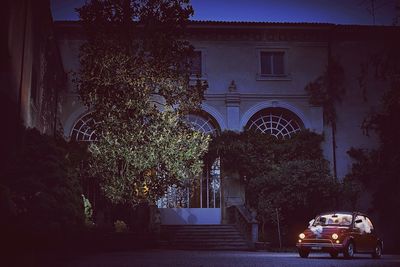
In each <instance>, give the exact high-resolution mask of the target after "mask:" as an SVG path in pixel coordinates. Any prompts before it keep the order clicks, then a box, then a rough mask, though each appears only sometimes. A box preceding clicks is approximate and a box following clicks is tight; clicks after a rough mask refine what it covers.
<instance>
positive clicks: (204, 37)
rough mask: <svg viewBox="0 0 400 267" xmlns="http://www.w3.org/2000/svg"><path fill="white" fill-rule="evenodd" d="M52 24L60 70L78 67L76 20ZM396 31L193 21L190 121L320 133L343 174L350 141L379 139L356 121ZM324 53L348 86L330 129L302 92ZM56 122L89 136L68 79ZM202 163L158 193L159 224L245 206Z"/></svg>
mask: <svg viewBox="0 0 400 267" xmlns="http://www.w3.org/2000/svg"><path fill="white" fill-rule="evenodd" d="M55 31H56V35H57V42H58V47H59V50H60V55H61V59H62V64H63V69H64V71H65V72H66V73H70V72H71V71H77V70H78V68H79V58H78V53H79V47H80V44H81V43H82V42H83V34H82V30H81V28H80V26H79V25H78V23H77V22H73V21H59V22H55ZM399 37H400V29H399V28H398V27H383V26H381V27H379V26H357V25H334V24H319V23H268V22H266V23H258V22H257V23H252V22H218V21H193V22H191V24H190V26H189V39H190V41H191V43H192V44H193V45H194V47H195V50H196V55H197V59H196V60H195V61H194V64H193V71H194V72H195V73H196V74H198V75H200V77H201V79H202V80H204V81H207V83H208V85H209V88H208V90H207V91H206V93H205V101H204V103H203V104H202V109H203V113H202V114H201V115H199V114H193V115H191V116H189V120H190V121H191V122H192V124H193V125H194V126H195V128H196V129H199V130H201V131H204V132H207V133H212V132H220V131H224V130H233V131H241V130H243V129H244V128H246V127H247V128H254V129H257V130H258V131H262V132H265V133H267V134H273V135H275V136H277V137H284V138H288V137H290V135H291V134H293V133H295V132H297V131H301V130H302V129H310V130H312V131H314V132H317V133H320V134H323V135H324V137H325V141H324V144H323V151H324V155H325V156H326V158H327V159H328V160H329V161H330V163H331V168H332V173H334V174H335V175H336V176H337V178H338V179H342V178H343V177H344V176H345V175H346V173H348V172H349V170H350V169H351V165H352V161H351V158H350V157H349V156H348V154H347V151H348V150H349V149H350V148H352V147H356V148H373V147H375V146H376V145H377V139H376V136H373V134H371V135H369V136H367V135H365V133H364V132H363V130H362V129H361V125H362V122H363V120H364V118H365V117H366V115H367V114H368V112H370V111H371V109H379V99H380V97H381V93H382V90H383V89H384V88H387V86H388V84H387V82H385V81H383V80H382V79H379V78H378V77H377V76H376V70H377V69H378V67H379V64H380V62H379V60H380V59H381V58H384V55H387V53H388V52H390V51H393V50H390V49H391V48H392V47H396V46H395V45H396V43H397V44H399ZM331 58H335V59H336V60H337V61H338V62H339V64H340V65H341V66H342V67H343V69H344V73H345V77H344V80H343V83H344V88H345V89H346V92H345V94H344V95H343V97H342V101H341V102H336V103H335V105H336V110H337V114H336V115H337V121H336V129H333V128H332V126H331V125H328V124H326V123H324V117H323V109H322V107H318V106H313V105H311V104H310V103H309V96H308V95H307V93H306V91H305V87H306V85H307V84H308V83H310V82H311V81H314V80H315V79H317V78H318V77H320V76H321V75H322V74H323V73H324V71H325V70H326V67H327V65H328V62H329V60H331ZM59 120H60V122H61V125H62V127H63V131H64V135H65V137H66V138H73V139H76V140H82V141H90V140H92V138H93V132H92V131H91V130H90V126H91V123H93V121H92V120H91V117H90V112H88V111H87V110H86V109H85V107H84V106H82V104H81V103H80V102H79V100H78V97H77V95H76V94H75V93H74V86H73V83H72V77H71V76H69V78H68V81H67V90H66V93H65V94H63V97H62V104H61V110H60V114H59ZM209 170H210V171H209V172H207V174H206V175H204V177H203V178H202V179H203V180H202V181H201V182H200V183H199V188H198V189H197V190H198V192H197V193H196V192H192V193H190V192H177V191H176V189H174V188H171V190H170V192H169V194H167V196H166V198H165V199H163V201H161V200H160V202H159V203H158V205H159V207H160V208H162V207H164V208H163V209H161V210H162V223H164V224H219V223H222V222H224V220H225V218H224V209H225V208H226V207H228V206H231V205H240V204H243V203H244V200H245V195H244V190H243V188H242V185H241V184H240V182H239V181H238V179H233V178H232V179H230V178H229V177H220V170H219V163H218V162H215V163H214V164H212V166H210V168H209ZM179 194H183V195H180V196H178V195H179ZM193 195H196V198H197V200H193ZM178 202H179V203H178ZM178 207H179V208H178Z"/></svg>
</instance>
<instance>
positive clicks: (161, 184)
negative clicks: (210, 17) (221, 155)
mask: <svg viewBox="0 0 400 267" xmlns="http://www.w3.org/2000/svg"><path fill="white" fill-rule="evenodd" d="M188 2H189V1H188V0H92V1H88V2H87V3H86V4H85V5H84V6H83V7H82V8H80V9H78V12H79V16H80V21H81V23H82V25H83V27H84V30H85V33H86V38H87V40H86V42H85V43H84V44H83V45H82V47H81V54H80V63H81V69H80V72H79V76H78V79H77V84H78V92H79V95H80V97H81V99H82V101H83V103H84V104H85V105H86V106H87V107H88V109H90V110H91V112H92V116H93V118H94V120H95V121H96V125H95V131H96V135H97V141H96V142H93V143H92V144H91V145H90V148H89V149H90V152H91V155H92V157H91V162H90V170H91V172H92V174H93V175H94V176H95V177H98V178H100V181H101V188H102V189H103V191H104V193H105V196H106V197H107V198H109V199H110V200H111V201H113V202H114V203H127V202H128V203H132V204H135V203H138V202H141V201H155V200H156V199H157V198H158V197H160V196H161V195H163V194H164V192H165V191H166V188H167V187H168V186H169V185H172V184H179V183H180V182H181V181H183V179H185V178H187V177H189V176H191V175H194V174H197V173H199V172H200V171H201V167H202V161H201V158H202V155H203V153H204V152H205V151H206V149H207V145H208V139H207V137H206V136H203V135H202V134H200V133H198V132H195V131H193V130H191V129H190V127H189V126H188V125H187V123H185V120H184V118H185V116H186V115H187V114H188V113H189V112H193V111H195V110H197V109H198V108H199V107H200V104H201V101H202V99H203V92H204V89H205V86H203V85H202V84H201V83H200V82H199V81H197V82H195V84H193V83H191V81H190V59H191V57H192V56H193V54H194V53H193V47H192V46H191V45H190V44H189V43H188V42H187V41H186V40H185V35H184V34H185V28H186V25H187V23H188V19H189V16H191V15H192V14H193V10H192V7H191V6H190V5H189V3H188Z"/></svg>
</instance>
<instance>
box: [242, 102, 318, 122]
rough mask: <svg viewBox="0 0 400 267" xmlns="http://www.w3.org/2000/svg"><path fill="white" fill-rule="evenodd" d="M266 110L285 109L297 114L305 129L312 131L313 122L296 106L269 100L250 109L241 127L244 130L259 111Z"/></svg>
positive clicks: (243, 118) (244, 115)
mask: <svg viewBox="0 0 400 267" xmlns="http://www.w3.org/2000/svg"><path fill="white" fill-rule="evenodd" d="M266 108H285V109H287V110H290V111H291V112H293V113H294V114H296V115H297V116H298V117H299V118H300V119H301V121H302V122H303V124H304V127H305V128H307V129H312V124H311V121H310V120H309V119H308V118H307V116H306V115H305V114H304V113H303V112H302V111H301V110H300V109H299V108H297V107H296V106H294V105H292V104H289V103H287V102H283V101H282V100H277V99H275V100H268V101H263V102H259V103H257V104H255V105H254V106H252V107H251V108H249V109H248V110H247V111H246V112H245V113H244V114H243V116H242V118H241V119H240V127H241V128H242V129H243V128H244V127H245V126H246V124H247V122H248V121H249V120H250V118H251V117H252V116H253V115H254V114H256V113H257V112H258V111H260V110H262V109H266Z"/></svg>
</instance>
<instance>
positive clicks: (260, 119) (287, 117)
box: [246, 108, 303, 139]
mask: <svg viewBox="0 0 400 267" xmlns="http://www.w3.org/2000/svg"><path fill="white" fill-rule="evenodd" d="M246 128H247V129H249V130H253V131H256V132H260V133H265V134H270V135H273V136H275V137H276V138H279V139H288V138H291V137H292V135H293V134H295V133H297V132H299V131H301V129H302V128H303V123H302V122H301V120H300V119H299V118H298V117H297V116H296V115H295V114H293V113H292V112H290V111H288V110H286V109H283V108H268V109H264V110H262V111H260V112H257V113H256V114H255V115H253V117H251V118H250V120H249V122H248V123H247V127H246Z"/></svg>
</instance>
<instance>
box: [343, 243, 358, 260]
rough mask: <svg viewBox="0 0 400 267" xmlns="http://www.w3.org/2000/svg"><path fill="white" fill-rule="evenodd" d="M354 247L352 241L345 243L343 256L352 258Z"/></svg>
mask: <svg viewBox="0 0 400 267" xmlns="http://www.w3.org/2000/svg"><path fill="white" fill-rule="evenodd" d="M354 248H355V246H354V243H353V241H350V242H349V243H347V245H346V246H345V247H344V251H343V256H344V257H345V258H346V259H352V258H353V257H354Z"/></svg>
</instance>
